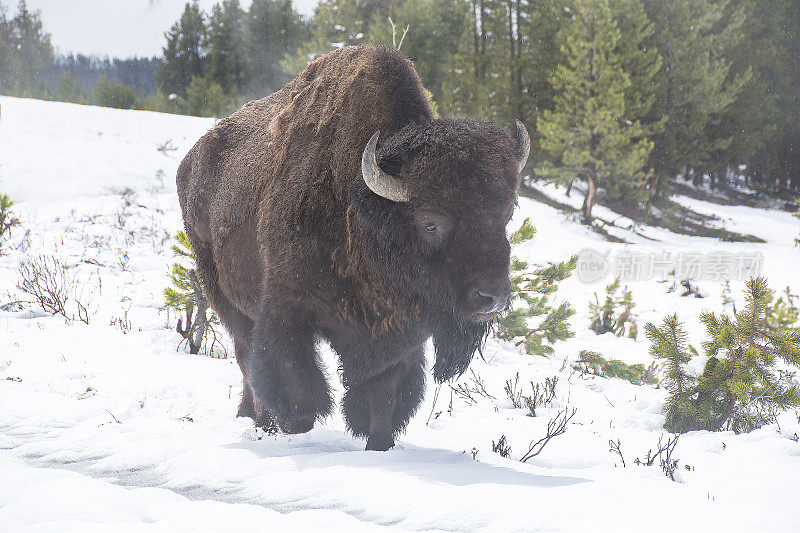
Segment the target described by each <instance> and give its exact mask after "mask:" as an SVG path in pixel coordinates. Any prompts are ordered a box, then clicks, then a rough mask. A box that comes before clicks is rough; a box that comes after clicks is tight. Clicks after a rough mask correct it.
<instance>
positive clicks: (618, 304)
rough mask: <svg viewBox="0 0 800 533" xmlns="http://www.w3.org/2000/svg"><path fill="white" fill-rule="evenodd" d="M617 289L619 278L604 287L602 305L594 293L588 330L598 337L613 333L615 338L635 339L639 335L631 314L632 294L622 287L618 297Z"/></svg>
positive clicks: (633, 304)
mask: <svg viewBox="0 0 800 533" xmlns="http://www.w3.org/2000/svg"><path fill="white" fill-rule="evenodd" d="M619 289H620V283H619V278H617V279H615V280H614V282H613V283H611V284H609V285H606V299H605V301H604V302H603V303H602V304H601V303H600V299H599V298H598V296H597V293H595V295H594V302H591V303H589V313H590V315H589V316H590V318H591V323H590V324H589V329H591V330H592V331H594V332H595V333H596V334H598V335H602V334H604V333H613V334H614V335H616V336H617V337H622V336H628V337H630V338H631V339H635V338H636V337H637V336H638V335H639V330H638V327H637V325H636V316H635V315H634V313H633V308H634V307H635V305H636V304H635V303H634V302H633V293H632V292H631V291H630V290H628V288H627V287H624V288H623V289H622V294H619V295H618V294H617V291H619Z"/></svg>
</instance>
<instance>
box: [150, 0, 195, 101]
mask: <svg viewBox="0 0 800 533" xmlns="http://www.w3.org/2000/svg"><path fill="white" fill-rule="evenodd" d="M164 36H165V37H166V39H167V44H166V45H165V46H164V48H163V50H162V52H163V57H161V58H160V59H159V60H158V72H157V73H156V82H157V83H158V87H159V90H161V91H162V92H163V93H165V94H177V95H179V96H184V95H185V94H186V88H187V87H188V86H189V84H190V83H191V81H192V78H194V77H195V76H202V75H203V53H204V46H205V41H206V24H205V17H204V16H203V13H202V11H201V10H200V6H198V4H197V0H193V1H192V2H187V3H186V7H185V8H184V10H183V14H182V15H181V18H180V20H178V21H177V22H176V23H175V24H173V25H172V28H170V30H169V32H167V33H165V34H164Z"/></svg>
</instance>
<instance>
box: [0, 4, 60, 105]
mask: <svg viewBox="0 0 800 533" xmlns="http://www.w3.org/2000/svg"><path fill="white" fill-rule="evenodd" d="M9 30H10V31H9ZM4 31H5V32H8V33H9V35H8V36H7V38H8V41H7V43H8V45H10V48H11V50H12V52H13V54H14V55H15V56H16V60H13V64H14V65H15V70H14V74H15V75H16V77H17V79H16V83H15V85H16V87H12V88H15V89H16V90H17V91H19V92H21V93H22V94H23V95H29V94H34V93H33V92H32V91H35V90H36V88H37V87H36V86H37V81H38V80H39V78H40V76H41V75H42V74H43V73H44V71H45V70H46V69H47V67H49V66H50V65H51V64H52V62H53V46H52V45H51V44H50V34H49V33H46V32H45V31H44V26H43V24H42V19H41V16H40V14H39V12H38V11H30V10H29V9H28V4H27V2H26V1H25V0H20V1H19V4H17V14H16V15H15V16H14V18H13V19H11V21H10V24H9V25H8V27H7V28H6V30H4ZM0 54H5V52H3V51H2V50H0ZM5 61H8V65H9V66H10V65H11V63H12V60H10V59H8V60H5ZM7 68H8V67H7Z"/></svg>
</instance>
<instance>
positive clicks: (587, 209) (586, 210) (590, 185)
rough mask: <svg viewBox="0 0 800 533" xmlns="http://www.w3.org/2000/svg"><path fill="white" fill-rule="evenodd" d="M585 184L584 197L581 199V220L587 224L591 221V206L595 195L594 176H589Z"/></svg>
mask: <svg viewBox="0 0 800 533" xmlns="http://www.w3.org/2000/svg"><path fill="white" fill-rule="evenodd" d="M586 184H587V188H586V197H585V198H584V199H583V207H581V213H583V221H584V222H585V223H586V224H589V223H591V221H592V207H594V201H595V196H596V195H597V186H596V184H595V181H594V176H589V177H588V178H587V179H586Z"/></svg>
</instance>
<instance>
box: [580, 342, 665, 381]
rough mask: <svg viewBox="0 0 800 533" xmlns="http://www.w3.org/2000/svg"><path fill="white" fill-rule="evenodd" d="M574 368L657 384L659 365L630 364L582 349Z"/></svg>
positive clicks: (611, 376) (606, 376) (601, 375)
mask: <svg viewBox="0 0 800 533" xmlns="http://www.w3.org/2000/svg"><path fill="white" fill-rule="evenodd" d="M572 368H574V369H575V370H578V371H580V372H582V373H583V374H591V375H593V376H600V377H604V378H619V379H624V380H625V381H628V382H630V383H632V384H634V385H655V384H656V383H658V380H657V379H656V371H657V370H658V367H657V366H656V364H655V363H652V364H651V365H650V366H648V367H645V366H644V365H642V364H635V365H629V364H627V363H624V362H622V361H619V360H617V359H606V358H605V357H603V356H602V354H599V353H597V352H592V351H590V350H581V351H580V352H579V354H578V360H577V361H575V363H574V364H573V365H572Z"/></svg>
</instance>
